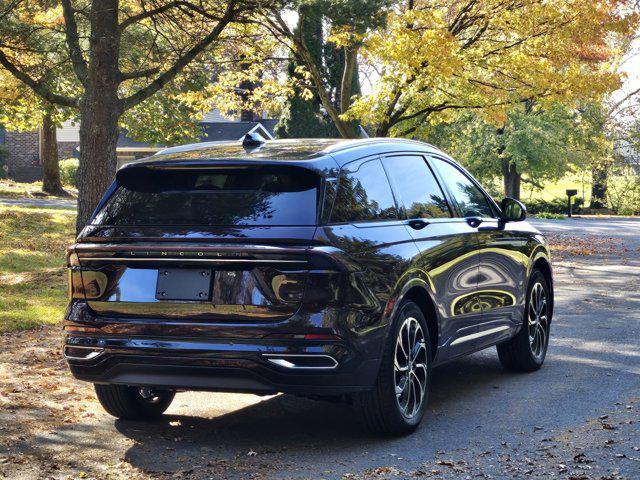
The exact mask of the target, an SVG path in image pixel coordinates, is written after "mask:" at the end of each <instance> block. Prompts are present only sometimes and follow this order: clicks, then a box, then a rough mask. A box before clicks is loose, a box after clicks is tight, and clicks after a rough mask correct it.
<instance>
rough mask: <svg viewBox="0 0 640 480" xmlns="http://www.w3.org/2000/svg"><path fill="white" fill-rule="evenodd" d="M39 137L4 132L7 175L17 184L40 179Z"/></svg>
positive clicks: (36, 135) (33, 134) (36, 133)
mask: <svg viewBox="0 0 640 480" xmlns="http://www.w3.org/2000/svg"><path fill="white" fill-rule="evenodd" d="M38 140H39V135H38V131H37V130H36V131H34V132H6V133H5V139H4V144H5V146H6V147H7V150H8V155H7V168H8V171H7V175H8V177H9V178H11V179H13V180H16V181H19V182H34V181H36V180H41V179H42V166H41V165H40V155H39V144H38Z"/></svg>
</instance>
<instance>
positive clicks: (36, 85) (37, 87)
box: [0, 50, 78, 108]
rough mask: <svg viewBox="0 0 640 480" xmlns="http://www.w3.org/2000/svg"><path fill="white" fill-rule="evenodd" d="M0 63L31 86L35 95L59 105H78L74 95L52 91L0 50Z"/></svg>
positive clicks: (75, 106) (74, 106)
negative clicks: (69, 95)
mask: <svg viewBox="0 0 640 480" xmlns="http://www.w3.org/2000/svg"><path fill="white" fill-rule="evenodd" d="M0 65H2V66H3V67H4V68H6V69H7V70H8V71H9V72H10V73H11V74H12V75H13V76H14V77H16V78H17V79H18V80H20V81H21V82H22V83H24V84H25V85H26V86H28V87H29V88H31V90H33V91H34V92H35V93H36V94H37V95H39V96H40V97H42V98H44V99H45V100H47V101H48V102H51V103H54V104H56V105H61V106H63V107H73V108H77V107H78V99H77V98H75V97H67V96H65V95H59V94H57V93H53V92H52V91H51V90H49V89H48V88H47V87H45V86H44V85H43V84H42V82H40V81H37V80H35V79H33V78H32V77H31V76H29V75H28V74H27V73H25V72H23V71H22V70H20V69H19V68H18V67H17V66H15V65H14V64H13V63H12V62H11V60H9V59H8V58H7V56H6V55H5V53H4V52H3V51H1V50H0Z"/></svg>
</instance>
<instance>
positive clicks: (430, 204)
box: [384, 155, 451, 218]
mask: <svg viewBox="0 0 640 480" xmlns="http://www.w3.org/2000/svg"><path fill="white" fill-rule="evenodd" d="M384 166H385V169H386V170H387V173H388V174H389V179H390V180H391V183H393V185H394V187H395V191H396V193H397V196H398V197H400V198H398V201H399V202H400V201H401V202H402V203H403V204H404V207H405V209H406V212H407V218H442V217H450V216H451V212H450V211H449V206H448V205H447V200H446V198H445V196H444V194H443V193H442V189H441V188H440V185H438V182H437V180H436V179H435V177H434V176H433V173H432V172H431V169H430V168H429V166H428V165H427V162H425V160H424V158H423V157H421V156H418V155H406V156H398V157H387V158H385V159H384Z"/></svg>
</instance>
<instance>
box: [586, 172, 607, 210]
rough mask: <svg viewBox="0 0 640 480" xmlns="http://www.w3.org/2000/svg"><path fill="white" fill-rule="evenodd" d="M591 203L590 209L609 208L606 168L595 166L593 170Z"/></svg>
mask: <svg viewBox="0 0 640 480" xmlns="http://www.w3.org/2000/svg"><path fill="white" fill-rule="evenodd" d="M591 175H592V179H593V180H592V183H591V203H590V204H589V208H594V209H599V208H607V177H608V176H609V172H608V169H607V167H606V166H594V167H593V170H592V174H591Z"/></svg>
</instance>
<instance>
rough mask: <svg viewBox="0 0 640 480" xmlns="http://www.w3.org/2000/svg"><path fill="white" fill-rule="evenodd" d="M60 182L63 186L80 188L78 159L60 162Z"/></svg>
mask: <svg viewBox="0 0 640 480" xmlns="http://www.w3.org/2000/svg"><path fill="white" fill-rule="evenodd" d="M60 180H62V184H63V185H72V186H74V187H76V188H78V159H77V158H67V159H66V160H61V161H60Z"/></svg>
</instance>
